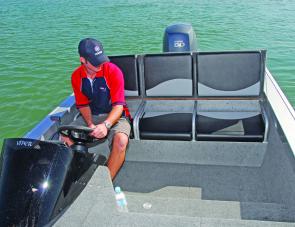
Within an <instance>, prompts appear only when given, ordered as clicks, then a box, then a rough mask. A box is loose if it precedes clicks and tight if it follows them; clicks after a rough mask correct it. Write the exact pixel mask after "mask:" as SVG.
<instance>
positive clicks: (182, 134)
mask: <svg viewBox="0 0 295 227" xmlns="http://www.w3.org/2000/svg"><path fill="white" fill-rule="evenodd" d="M139 130H140V138H141V139H154V140H191V139H192V114H191V113H168V114H165V113H163V114H158V115H156V116H150V117H149V116H143V118H142V119H141V120H140V122H139Z"/></svg>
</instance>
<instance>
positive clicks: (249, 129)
mask: <svg viewBox="0 0 295 227" xmlns="http://www.w3.org/2000/svg"><path fill="white" fill-rule="evenodd" d="M223 114H224V113H223ZM229 114H231V113H229ZM217 115H218V114H217ZM264 131H265V126H264V122H263V118H262V115H261V114H258V115H255V116H251V117H247V118H240V119H220V118H214V117H208V116H204V115H201V114H198V115H197V117H196V138H197V140H204V141H249V142H251V141H253V142H262V141H263V138H264Z"/></svg>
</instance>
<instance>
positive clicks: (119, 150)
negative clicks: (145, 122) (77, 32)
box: [64, 38, 131, 179]
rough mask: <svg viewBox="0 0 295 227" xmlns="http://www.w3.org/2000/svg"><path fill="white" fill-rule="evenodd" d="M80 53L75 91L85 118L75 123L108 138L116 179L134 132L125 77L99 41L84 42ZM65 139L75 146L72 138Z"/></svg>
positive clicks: (110, 163)
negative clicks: (126, 100)
mask: <svg viewBox="0 0 295 227" xmlns="http://www.w3.org/2000/svg"><path fill="white" fill-rule="evenodd" d="M78 51H79V55H80V61H81V66H79V67H78V68H77V69H76V70H75V71H74V72H73V74H72V88H73V91H74V94H75V100H76V107H77V108H78V109H79V111H80V113H81V115H80V116H79V117H78V118H77V120H75V121H74V122H73V123H72V124H73V125H83V126H88V127H90V128H92V129H93V132H92V133H91V134H90V135H91V136H94V137H96V138H98V139H101V138H105V137H107V138H108V141H109V147H110V150H111V153H110V156H109V159H108V162H107V166H108V168H109V170H110V174H111V177H112V179H114V178H115V176H116V174H117V172H118V171H119V170H120V168H121V166H122V165H123V162H124V160H125V153H126V147H127V145H128V141H129V134H130V129H131V127H130V124H129V121H128V118H129V117H130V115H129V111H128V108H127V106H126V102H125V96H124V78H123V74H122V71H121V70H120V69H119V68H118V67H117V66H116V65H115V64H113V63H111V62H110V60H109V58H108V57H107V56H106V55H105V54H104V50H103V46H102V44H101V42H99V41H98V40H95V39H93V38H86V39H83V40H81V41H80V43H79V47H78ZM64 140H65V141H66V143H67V144H68V145H69V146H70V145H72V144H73V142H72V141H70V139H69V138H64Z"/></svg>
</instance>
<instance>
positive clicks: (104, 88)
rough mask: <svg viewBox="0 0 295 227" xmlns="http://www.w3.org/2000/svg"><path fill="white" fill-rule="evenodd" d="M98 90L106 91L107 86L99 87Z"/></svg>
mask: <svg viewBox="0 0 295 227" xmlns="http://www.w3.org/2000/svg"><path fill="white" fill-rule="evenodd" d="M99 90H100V91H102V92H106V91H107V88H106V87H99Z"/></svg>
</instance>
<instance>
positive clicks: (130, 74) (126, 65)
mask: <svg viewBox="0 0 295 227" xmlns="http://www.w3.org/2000/svg"><path fill="white" fill-rule="evenodd" d="M110 61H111V62H112V63H114V64H116V65H117V66H118V67H119V68H120V69H121V70H122V72H123V75H124V82H125V96H139V81H138V76H137V65H136V57H135V55H126V56H113V57H112V56H110Z"/></svg>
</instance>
